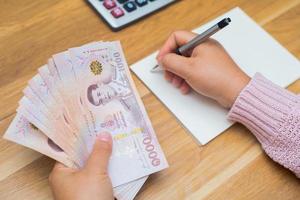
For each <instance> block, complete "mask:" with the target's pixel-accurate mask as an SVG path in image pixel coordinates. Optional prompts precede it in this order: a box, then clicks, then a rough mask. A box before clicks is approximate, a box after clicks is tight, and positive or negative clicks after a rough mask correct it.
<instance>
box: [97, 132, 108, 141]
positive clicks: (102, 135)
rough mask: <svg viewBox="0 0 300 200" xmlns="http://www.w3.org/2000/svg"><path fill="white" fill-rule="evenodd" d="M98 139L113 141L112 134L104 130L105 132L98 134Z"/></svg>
mask: <svg viewBox="0 0 300 200" xmlns="http://www.w3.org/2000/svg"><path fill="white" fill-rule="evenodd" d="M97 139H98V140H101V141H103V142H110V141H111V135H110V133H107V132H103V133H100V134H99V135H98V136H97Z"/></svg>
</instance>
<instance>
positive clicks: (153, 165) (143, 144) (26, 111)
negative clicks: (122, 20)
mask: <svg viewBox="0 0 300 200" xmlns="http://www.w3.org/2000/svg"><path fill="white" fill-rule="evenodd" d="M23 93H24V96H23V97H22V99H21V100H20V101H19V107H18V109H17V115H16V116H15V118H14V120H13V121H12V123H11V124H10V126H9V128H8V130H7V131H6V133H5V135H4V138H6V139H8V140H10V141H13V142H16V143H18V144H21V145H24V146H26V147H29V148H32V149H34V150H36V151H38V152H40V153H42V154H45V155H47V156H49V157H51V158H53V159H55V160H57V161H59V162H61V163H63V164H65V165H66V166H69V167H73V168H81V167H83V166H84V163H85V161H86V160H87V158H88V156H89V154H90V152H91V150H92V147H93V144H94V141H95V138H96V136H97V134H99V133H101V132H109V133H111V134H112V137H113V153H112V156H111V159H110V162H109V175H110V178H111V181H112V184H113V187H114V194H115V196H116V197H117V199H119V200H123V199H124V200H130V199H133V198H134V197H135V196H136V194H137V192H138V191H139V190H140V188H141V187H142V185H143V184H144V182H145V181H146V179H147V176H148V175H150V174H152V173H155V172H157V171H160V170H162V169H164V168H166V167H167V166H168V163H167V161H166V159H165V156H164V154H163V152H162V150H161V148H160V145H159V143H158V141H157V138H156V136H155V133H154V130H153V128H152V125H151V123H150V120H149V118H148V116H147V113H146V111H145V108H144V106H143V104H142V101H141V99H140V98H139V96H138V93H137V91H136V88H135V86H134V84H133V81H132V78H131V76H130V73H129V70H128V66H127V63H126V61H125V58H124V54H123V51H122V48H121V45H120V43H119V42H117V41H114V42H92V43H89V44H86V45H83V46H81V47H75V48H71V49H68V50H67V51H64V52H61V53H58V54H55V55H53V56H52V57H51V58H50V59H49V60H48V63H47V64H46V65H44V66H42V67H40V68H39V69H38V73H37V74H36V75H35V76H34V77H33V78H32V79H31V80H30V81H29V82H28V86H27V87H26V88H25V89H24V90H23Z"/></svg>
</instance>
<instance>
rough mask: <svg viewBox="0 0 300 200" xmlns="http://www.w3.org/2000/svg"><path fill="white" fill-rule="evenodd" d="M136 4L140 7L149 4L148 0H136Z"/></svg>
mask: <svg viewBox="0 0 300 200" xmlns="http://www.w3.org/2000/svg"><path fill="white" fill-rule="evenodd" d="M135 3H136V4H137V5H138V6H144V5H146V4H147V3H148V2H147V0H135Z"/></svg>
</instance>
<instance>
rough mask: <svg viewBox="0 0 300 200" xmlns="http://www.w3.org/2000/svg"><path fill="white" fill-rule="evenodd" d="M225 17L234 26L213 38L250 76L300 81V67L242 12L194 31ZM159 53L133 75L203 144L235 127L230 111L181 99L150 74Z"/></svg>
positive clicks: (205, 101) (200, 100) (193, 99)
mask: <svg viewBox="0 0 300 200" xmlns="http://www.w3.org/2000/svg"><path fill="white" fill-rule="evenodd" d="M224 17H230V18H231V20H232V22H231V23H230V25H229V26H228V27H226V28H224V29H223V30H221V31H219V32H218V33H216V34H215V35H214V36H213V37H212V38H214V39H216V40H218V41H219V42H220V43H221V44H222V45H223V46H224V47H225V49H226V50H227V51H228V53H229V54H230V55H231V57H232V58H233V59H234V60H235V62H236V63H237V64H238V65H239V66H240V67H241V68H242V69H243V70H244V71H245V72H246V73H247V74H248V75H249V76H251V77H252V76H253V75H254V74H255V72H260V73H262V74H263V75H264V76H266V77H267V78H268V79H270V80H271V81H273V82H274V83H276V84H278V85H280V86H282V87H286V86H288V85H289V84H291V83H292V82H294V81H295V80H297V79H298V78H299V77H300V63H299V61H298V59H297V58H295V57H294V56H293V55H292V54H290V53H289V52H288V51H287V50H286V49H285V48H283V47H282V46H281V45H280V44H279V43H278V42H277V41H276V40H275V39H273V38H272V37H271V36H270V35H269V34H268V33H267V32H266V31H264V30H263V29H262V28H261V27H260V26H259V25H257V24H256V23H255V22H254V21H253V20H252V19H251V18H250V17H249V16H247V15H246V14H245V13H244V12H243V11H242V10H241V9H240V8H234V9H233V10H231V11H229V12H227V13H225V14H224V15H222V16H220V17H218V18H217V19H215V20H213V21H211V22H209V23H207V24H205V25H203V26H201V27H199V28H197V29H195V30H194V32H196V33H201V32H203V31H204V30H206V29H207V28H209V27H210V26H212V25H214V24H215V23H216V22H218V21H219V20H221V19H223V18H224ZM156 54H157V52H155V53H154V54H151V55H149V56H148V57H146V58H144V59H143V60H140V61H139V62H137V63H135V64H133V65H132V66H131V69H132V71H133V72H134V73H135V74H136V75H137V76H138V77H139V78H140V79H141V80H142V81H143V82H144V83H145V84H146V85H147V87H148V88H149V89H150V90H151V91H152V92H153V93H154V94H155V95H156V96H157V97H158V98H159V99H160V100H161V101H162V102H163V103H164V104H165V105H166V106H167V107H168V109H169V110H170V111H171V112H172V113H173V114H174V115H175V116H176V117H177V118H178V120H179V121H180V122H181V123H182V124H183V125H184V126H185V127H186V128H187V129H188V130H189V131H190V132H191V134H192V135H193V136H194V137H195V138H196V139H197V140H198V141H199V142H200V144H206V143H207V142H209V141H210V140H212V139H213V138H215V137H216V136H217V135H219V134H220V133H221V132H222V131H224V130H225V129H227V128H228V127H229V126H230V125H231V124H232V123H231V122H229V121H228V120H227V119H226V114H227V112H228V111H227V110H225V109H223V108H221V106H219V105H218V104H217V103H215V102H213V101H211V100H209V99H207V98H205V97H203V96H200V95H197V94H195V93H193V94H189V95H181V93H180V91H179V90H178V89H175V88H174V87H173V86H172V85H171V84H170V83H168V82H167V81H165V80H164V78H163V74H162V73H153V72H150V70H151V69H152V68H153V66H155V65H156V60H155V56H156Z"/></svg>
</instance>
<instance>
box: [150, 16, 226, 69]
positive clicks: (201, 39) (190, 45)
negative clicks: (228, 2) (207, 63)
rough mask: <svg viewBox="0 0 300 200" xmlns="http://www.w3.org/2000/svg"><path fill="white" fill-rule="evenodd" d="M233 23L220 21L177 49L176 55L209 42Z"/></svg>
mask: <svg viewBox="0 0 300 200" xmlns="http://www.w3.org/2000/svg"><path fill="white" fill-rule="evenodd" d="M229 22H231V19H230V18H224V19H223V20H221V21H219V22H218V23H217V24H215V25H214V26H212V27H210V28H209V29H207V30H206V31H204V32H203V33H201V34H199V35H197V36H196V37H195V38H194V39H192V40H191V41H189V42H188V43H186V44H185V45H183V46H181V47H179V48H177V49H176V50H175V52H174V53H176V54H177V55H184V53H186V52H187V51H189V50H192V49H194V48H195V47H196V46H198V45H199V44H201V43H202V42H204V41H205V40H207V39H208V38H209V37H210V36H212V35H213V34H215V33H216V32H218V31H219V30H221V29H222V28H224V27H225V26H227V25H228V24H229ZM159 68H160V66H159V65H158V64H157V65H156V66H155V67H153V68H152V69H151V72H155V71H156V70H157V69H159Z"/></svg>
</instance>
